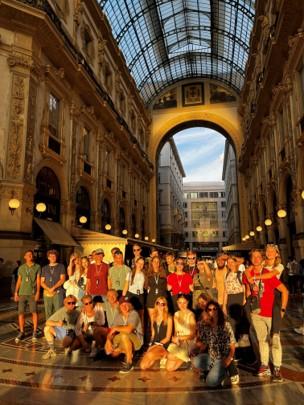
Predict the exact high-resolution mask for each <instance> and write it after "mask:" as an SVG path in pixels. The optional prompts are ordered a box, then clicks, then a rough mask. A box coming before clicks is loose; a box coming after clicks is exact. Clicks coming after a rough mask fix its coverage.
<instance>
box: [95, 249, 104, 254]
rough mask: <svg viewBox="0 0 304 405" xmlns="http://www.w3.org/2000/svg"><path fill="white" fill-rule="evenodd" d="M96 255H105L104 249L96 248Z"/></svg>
mask: <svg viewBox="0 0 304 405" xmlns="http://www.w3.org/2000/svg"><path fill="white" fill-rule="evenodd" d="M95 255H104V251H103V249H96V250H95Z"/></svg>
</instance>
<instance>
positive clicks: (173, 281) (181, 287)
mask: <svg viewBox="0 0 304 405" xmlns="http://www.w3.org/2000/svg"><path fill="white" fill-rule="evenodd" d="M184 264H185V263H184V259H183V258H182V257H178V258H177V259H176V261H175V265H176V271H175V273H173V274H169V276H168V277H167V286H168V291H170V292H171V296H172V304H173V309H174V312H175V311H177V310H178V305H177V299H178V297H179V295H181V294H183V295H186V296H187V299H188V301H190V300H191V293H192V291H193V280H192V277H191V276H190V274H189V273H186V272H185V271H184Z"/></svg>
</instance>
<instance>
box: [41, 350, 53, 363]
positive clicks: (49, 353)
mask: <svg viewBox="0 0 304 405" xmlns="http://www.w3.org/2000/svg"><path fill="white" fill-rule="evenodd" d="M55 357H56V352H55V350H53V349H49V350H48V351H47V352H46V353H45V354H44V355H43V356H42V358H43V360H48V359H54V358H55Z"/></svg>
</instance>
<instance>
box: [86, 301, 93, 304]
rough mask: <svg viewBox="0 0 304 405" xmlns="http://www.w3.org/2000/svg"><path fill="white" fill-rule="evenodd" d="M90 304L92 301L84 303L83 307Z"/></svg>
mask: <svg viewBox="0 0 304 405" xmlns="http://www.w3.org/2000/svg"><path fill="white" fill-rule="evenodd" d="M92 303H93V301H88V302H85V303H84V305H90V304H92Z"/></svg>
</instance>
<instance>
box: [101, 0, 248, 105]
mask: <svg viewBox="0 0 304 405" xmlns="http://www.w3.org/2000/svg"><path fill="white" fill-rule="evenodd" d="M99 4H100V5H101V7H102V9H103V11H104V12H105V13H106V15H107V17H108V20H109V22H110V24H111V27H112V32H113V35H114V37H115V38H116V39H117V40H118V44H119V46H120V48H121V49H122V52H123V53H124V56H125V59H126V62H127V64H128V66H129V68H130V70H131V74H132V75H133V77H134V79H135V81H136V83H137V86H138V88H139V89H141V94H142V96H143V98H144V100H145V101H148V100H150V99H151V98H153V94H154V96H157V91H158V89H159V86H161V87H163V86H165V85H166V82H167V84H168V83H172V82H173V81H177V80H181V79H183V78H185V77H191V75H192V76H201V77H211V78H215V79H218V80H221V81H224V82H225V83H227V84H228V85H231V87H233V88H234V89H237V90H238V91H239V90H240V89H241V85H242V83H243V77H244V74H245V67H246V61H247V58H248V52H249V41H250V33H251V30H252V26H253V20H254V5H255V1H254V0H171V1H170V0H154V2H152V1H149V0H102V1H99ZM211 16H212V20H211ZM211 47H213V48H212V49H211ZM211 58H212V60H211Z"/></svg>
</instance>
